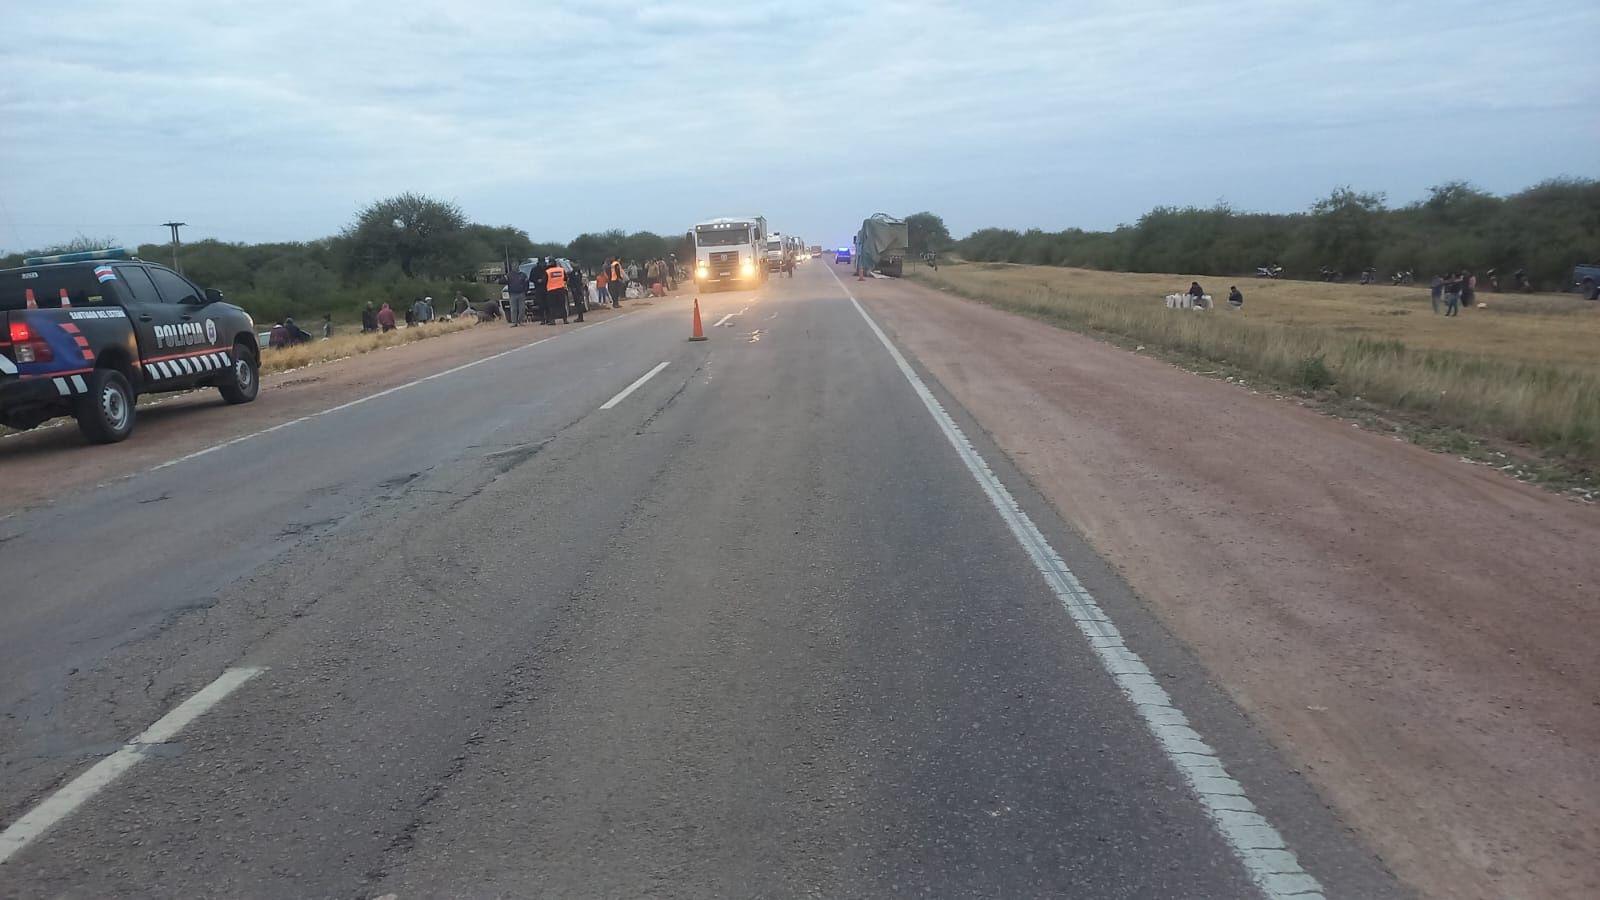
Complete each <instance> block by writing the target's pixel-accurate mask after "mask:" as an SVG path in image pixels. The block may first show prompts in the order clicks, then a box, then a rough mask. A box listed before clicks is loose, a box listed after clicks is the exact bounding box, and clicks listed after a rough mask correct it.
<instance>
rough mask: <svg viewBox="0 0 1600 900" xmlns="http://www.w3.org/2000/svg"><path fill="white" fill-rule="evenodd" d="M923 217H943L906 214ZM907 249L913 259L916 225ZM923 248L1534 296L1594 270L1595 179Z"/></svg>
mask: <svg viewBox="0 0 1600 900" xmlns="http://www.w3.org/2000/svg"><path fill="white" fill-rule="evenodd" d="M921 216H928V217H931V218H932V219H934V220H938V217H937V216H933V215H932V214H931V213H919V214H918V216H916V217H911V218H912V219H916V218H918V217H921ZM908 221H910V220H908ZM943 227H944V226H943V222H942V221H938V228H939V229H941V230H942V229H943ZM912 244H913V247H912V249H913V251H914V252H920V251H919V250H918V247H917V246H916V244H917V240H916V230H915V229H913V234H912ZM929 249H934V250H939V251H943V250H954V251H955V252H956V253H958V254H959V255H961V256H962V257H964V258H966V259H970V260H976V261H984V262H1014V263H1030V264H1034V265H1048V266H1074V267H1079V268H1088V269H1103V270H1108V271H1121V272H1181V273H1185V274H1190V273H1192V274H1202V275H1236V274H1242V273H1243V274H1247V273H1251V272H1254V271H1255V269H1256V267H1257V266H1271V265H1281V266H1283V267H1284V269H1285V274H1286V275H1288V276H1290V277H1297V278H1317V277H1320V275H1321V273H1322V272H1324V271H1325V270H1330V271H1337V272H1341V273H1343V274H1344V275H1345V276H1346V277H1347V278H1353V277H1355V276H1356V275H1357V274H1358V273H1360V272H1361V271H1363V270H1365V269H1367V268H1368V267H1371V268H1374V269H1376V270H1377V271H1378V273H1379V274H1380V276H1381V277H1383V278H1385V279H1387V277H1388V276H1389V275H1390V274H1392V273H1397V272H1404V271H1414V272H1415V273H1416V276H1417V278H1418V279H1419V280H1423V281H1426V280H1427V279H1428V278H1430V277H1431V276H1433V275H1435V274H1439V273H1445V272H1454V271H1461V270H1470V271H1473V272H1476V273H1482V272H1485V271H1487V270H1489V269H1496V270H1498V271H1499V272H1500V273H1502V275H1503V276H1509V275H1510V274H1511V273H1513V272H1515V271H1516V270H1518V269H1524V270H1526V271H1527V273H1528V275H1529V277H1530V278H1531V279H1532V281H1533V283H1534V284H1535V285H1536V286H1537V287H1538V288H1540V289H1542V290H1559V289H1564V288H1565V287H1566V286H1568V284H1569V282H1570V280H1571V278H1570V276H1571V273H1572V268H1573V266H1574V265H1577V264H1580V263H1589V262H1600V181H1596V180H1593V179H1580V178H1557V179H1552V180H1549V181H1544V182H1541V183H1539V184H1536V185H1534V186H1533V187H1530V188H1528V189H1526V190H1523V191H1519V192H1517V193H1514V194H1511V195H1509V196H1503V197H1502V196H1496V195H1494V194H1491V193H1488V192H1486V191H1483V190H1480V189H1478V188H1476V187H1474V186H1472V185H1470V184H1467V183H1465V182H1460V181H1452V182H1447V183H1445V184H1441V185H1437V186H1435V187H1433V188H1430V189H1429V191H1428V196H1427V197H1426V198H1425V199H1423V200H1420V201H1418V202H1416V203H1412V204H1409V205H1406V206H1401V207H1397V208H1390V207H1388V206H1387V205H1386V203H1385V198H1384V196H1383V195H1382V194H1374V193H1363V192H1359V191H1355V190H1352V189H1350V188H1348V187H1341V188H1338V189H1336V190H1334V191H1333V192H1332V193H1330V194H1329V195H1328V196H1327V197H1324V198H1322V199H1321V200H1318V201H1317V202H1316V203H1314V204H1313V205H1312V206H1311V208H1310V209H1308V210H1306V211H1305V212H1301V213H1287V214H1277V213H1251V212H1240V211H1238V210H1235V209H1233V208H1232V207H1230V206H1228V205H1227V204H1226V203H1219V204H1218V205H1216V206H1213V207H1210V208H1202V207H1194V206H1188V207H1172V206H1162V207H1157V208H1155V209H1153V210H1151V211H1150V212H1147V213H1145V214H1144V215H1143V216H1141V217H1139V220H1138V221H1137V222H1135V223H1134V224H1132V225H1122V226H1119V227H1117V228H1116V229H1114V230H1112V231H1086V230H1083V229H1078V228H1069V229H1067V230H1065V231H1054V232H1051V231H1041V230H1039V229H1030V230H1028V231H1017V230H1014V229H1009V228H983V229H979V230H978V231H975V232H973V233H972V234H970V235H968V236H966V237H965V238H962V239H960V240H958V241H949V242H948V243H946V244H943V245H939V246H933V247H931V248H929Z"/></svg>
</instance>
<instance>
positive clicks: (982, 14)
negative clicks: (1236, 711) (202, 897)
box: [0, 0, 1600, 247]
mask: <svg viewBox="0 0 1600 900" xmlns="http://www.w3.org/2000/svg"><path fill="white" fill-rule="evenodd" d="M1597 29H1600V8H1597V7H1594V6H1593V5H1591V4H1572V3H1570V2H1546V0H1535V2H1527V3H1522V4H1518V5H1517V8H1516V9H1515V10H1509V9H1506V8H1504V6H1503V4H1496V3H1490V2H1453V3H1445V2H1436V3H1400V4H1396V3H1376V2H1370V0H1359V2H1346V3H1320V2H1319V3H1312V2H1304V0H1301V2H1290V3H1277V2H1243V0H1222V2H1210V3H1177V2H1153V0H1132V2H1099V0H1096V2H1080V3H1070V4H1068V3H1058V2H1002V3H977V2H974V3H957V2H950V0H941V2H926V3H921V2H893V0H892V2H885V3H879V4H872V5H861V6H849V7H839V8H831V7H828V6H804V5H797V4H794V3H792V2H755V0H745V2H739V3H729V2H706V0H696V2H693V3H689V2H682V0H675V2H665V3H650V4H637V3H625V2H616V0H590V2H571V0H557V2H547V3H542V4H537V5H530V4H523V3H515V2H509V0H506V2H487V3H466V2H457V3H449V2H429V3H417V4H405V5H395V4H390V3H377V2H365V0H345V2H333V3H317V4H296V3H282V2H273V3H266V2H241V3H232V4H216V3H214V2H170V3H155V4H142V5H128V4H117V3H110V2H89V3H78V4H72V5H70V7H68V6H63V5H59V4H55V5H46V4H34V5H29V6H25V7H21V6H19V7H18V8H16V9H14V10H8V14H7V23H6V32H7V38H6V41H5V42H4V44H3V46H0V121H4V122H5V123H6V135H7V137H6V138H5V139H4V140H0V201H3V203H0V246H13V247H17V246H33V245H38V244H42V243H47V242H49V241H52V240H56V239H59V238H61V237H65V236H70V235H71V234H72V233H74V232H75V231H77V230H83V231H86V232H89V233H95V234H101V233H107V232H112V233H116V234H118V236H119V237H121V238H123V239H124V240H127V241H139V240H158V239H160V238H161V237H162V234H163V232H162V230H161V229H159V228H149V229H146V230H139V229H138V228H137V227H129V223H141V222H142V223H147V224H149V223H159V222H161V221H163V220H164V219H165V218H166V217H169V216H180V217H182V218H184V219H186V220H187V221H189V222H191V223H193V228H192V229H191V230H192V232H193V234H194V236H195V237H201V236H216V237H221V238H225V239H235V240H264V239H291V238H311V237H316V236H319V235H322V234H327V233H330V232H332V231H334V230H336V229H337V228H338V227H339V226H340V225H341V224H343V222H344V221H346V220H347V219H348V217H349V216H350V215H351V214H352V212H353V211H354V209H355V208H356V207H357V206H359V205H360V204H361V203H363V202H366V201H368V200H370V199H373V198H375V197H378V196H382V195H385V194H390V193H395V192H398V191H402V190H418V191H423V192H427V193H433V194H439V195H443V196H447V197H453V198H456V199H458V200H460V201H461V202H462V203H463V204H464V205H465V206H466V207H467V209H468V212H469V213H470V214H471V215H472V216H473V217H474V218H477V219H480V220H484V221H489V222H494V223H507V224H515V225H519V226H521V227H524V228H526V229H528V230H529V231H530V232H531V233H533V234H535V235H538V236H543V237H550V238H558V237H566V236H569V235H571V234H573V233H574V232H576V231H579V230H584V229H592V228H603V227H608V226H621V227H629V228H654V229H657V230H663V231H667V230H677V229H678V228H680V227H682V226H683V225H684V224H686V223H687V222H689V221H692V220H694V219H696V218H700V217H703V216H708V215H714V214H718V213H720V212H722V211H725V210H729V209H733V210H751V209H759V210H762V211H765V212H767V213H768V215H769V218H772V219H773V220H774V221H775V222H777V221H787V222H788V223H789V227H790V228H792V229H793V230H795V231H798V232H800V233H802V234H815V235H816V236H817V238H818V239H819V240H830V241H831V240H833V239H834V238H833V234H832V233H833V232H838V233H841V234H842V233H847V232H848V230H849V227H850V222H851V221H852V220H859V218H860V217H861V216H862V215H864V214H865V213H867V212H871V211H874V210H876V209H880V208H886V209H891V210H896V211H902V212H908V211H911V210H912V209H913V208H922V207H930V208H935V209H940V210H942V211H944V212H945V213H946V214H947V216H948V217H949V218H950V220H951V224H952V225H953V226H954V227H956V228H957V229H958V230H960V229H965V228H972V227H978V226H981V225H985V224H1007V225H1019V226H1027V225H1034V224H1037V225H1043V226H1047V227H1062V226H1065V225H1069V224H1077V225H1084V226H1091V227H1094V226H1106V225H1110V224H1114V223H1115V222H1116V221H1119V220H1127V219H1132V218H1134V217H1136V216H1137V215H1138V214H1139V213H1140V212H1142V211H1143V210H1144V209H1145V208H1147V207H1149V206H1150V205H1153V204H1155V203H1183V202H1201V203H1209V202H1211V201H1212V200H1214V199H1216V198H1217V197H1219V196H1227V197H1229V198H1230V199H1231V200H1233V201H1234V202H1235V203H1237V204H1239V205H1241V206H1254V207H1268V208H1277V209H1283V208H1296V207H1300V206H1303V205H1304V204H1305V203H1306V202H1308V201H1309V200H1310V199H1311V198H1312V197H1314V196H1316V195H1317V194H1320V193H1323V192H1325V191H1326V190H1327V189H1328V188H1329V187H1331V186H1332V185H1333V184H1335V183H1340V182H1343V181H1350V180H1357V181H1360V182H1361V186H1363V187H1367V188H1371V189H1378V190H1387V191H1389V193H1390V194H1391V196H1394V197H1397V198H1401V199H1403V198H1405V197H1407V196H1408V195H1414V194H1415V193H1416V192H1417V191H1419V190H1420V189H1421V187H1422V186H1423V185H1425V184H1427V183H1431V182H1433V181H1439V180H1444V179H1446V178H1454V177H1467V178H1471V179H1475V180H1477V181H1479V182H1481V183H1483V184H1484V185H1485V186H1487V187H1490V188H1492V189H1498V190H1505V189H1514V188H1516V187H1520V186H1522V185H1524V184H1526V183H1528V182H1531V181H1534V180H1537V179H1539V178H1542V177H1545V176H1548V175H1555V174H1561V173H1564V172H1565V173H1571V174H1585V175H1595V174H1597V168H1600V158H1597V157H1596V156H1595V155H1594V154H1593V153H1592V152H1589V151H1586V150H1585V149H1584V148H1585V147H1586V146H1592V142H1588V143H1585V142H1583V141H1582V140H1580V136H1579V134H1578V129H1580V128H1587V129H1589V131H1590V132H1591V134H1590V136H1591V137H1592V131H1593V128H1594V123H1595V115H1594V109H1595V108H1596V105H1597V101H1600V91H1597V89H1596V87H1595V85H1597V84H1600V62H1596V61H1594V55H1593V54H1582V53H1573V54H1570V55H1566V56H1564V57H1562V58H1561V60H1560V64H1559V65H1557V64H1553V63H1554V61H1553V59H1552V57H1551V50H1550V47H1551V46H1552V42H1553V41H1556V40H1557V39H1558V37H1559V36H1560V35H1576V34H1591V33H1595V32H1596V30H1597ZM1511 129H1515V130H1514V131H1511ZM1564 130H1570V131H1571V132H1573V140H1572V141H1571V142H1563V141H1560V140H1550V139H1545V138H1552V137H1554V136H1557V135H1560V134H1562V133H1563V131H1564ZM1515 134H1535V135H1539V136H1540V137H1541V140H1537V141H1528V142H1525V145H1524V147H1523V149H1522V150H1521V151H1519V152H1509V151H1508V146H1509V145H1508V141H1509V139H1510V137H1511V136H1514V135H1515Z"/></svg>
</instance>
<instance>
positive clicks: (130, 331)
mask: <svg viewBox="0 0 1600 900" xmlns="http://www.w3.org/2000/svg"><path fill="white" fill-rule="evenodd" d="M22 262H23V264H22V266H21V268H16V269H0V425H5V426H8V427H10V428H17V429H28V428H33V427H34V426H36V425H39V424H40V423H42V422H45V421H47V420H49V419H53V418H55V417H57V416H66V415H71V416H74V417H76V418H77V420H78V427H79V428H80V429H81V430H82V431H83V434H84V436H85V437H87V438H88V439H89V440H91V441H94V442H96V443H102V444H104V443H112V442H115V441H120V440H122V439H123V438H125V437H127V436H128V435H129V434H130V433H131V432H132V431H133V420H134V403H135V400H136V399H137V398H138V395H140V394H147V393H160V392H165V391H181V390H188V389H190V388H196V387H215V388H217V389H218V390H220V391H221V392H222V397H223V399H224V400H226V401H228V402H229V403H249V402H250V401H251V400H254V399H255V398H256V392H257V391H258V390H259V389H260V385H259V383H258V381H257V374H258V373H257V363H258V362H259V360H260V347H259V345H258V344H257V343H256V332H255V323H253V322H252V321H251V320H250V316H249V314H248V313H246V312H245V311H244V310H242V309H240V308H239V307H237V306H234V305H232V304H231V303H227V302H225V301H224V300H223V297H222V294H221V293H220V292H218V291H215V290H201V289H200V288H199V287H196V286H195V284H194V283H193V282H191V281H189V280H188V279H187V278H185V277H183V276H182V275H179V274H178V273H177V272H174V271H172V270H171V269H168V268H166V267H165V266H159V265H156V264H154V263H149V262H145V261H143V260H140V259H136V258H129V257H128V255H127V253H126V252H125V251H122V250H96V251H93V252H89V253H67V254H62V255H60V256H41V257H32V258H29V259H25V260H23V261H22Z"/></svg>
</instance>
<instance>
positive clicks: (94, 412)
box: [73, 369, 134, 444]
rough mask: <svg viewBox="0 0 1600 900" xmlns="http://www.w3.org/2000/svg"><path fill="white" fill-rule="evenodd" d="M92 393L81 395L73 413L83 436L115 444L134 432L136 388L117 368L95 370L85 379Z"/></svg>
mask: <svg viewBox="0 0 1600 900" xmlns="http://www.w3.org/2000/svg"><path fill="white" fill-rule="evenodd" d="M85 380H86V381H87V382H88V385H89V391H88V393H85V394H83V395H82V396H80V397H79V398H78V399H77V401H76V403H75V406H74V409H73V414H74V415H75V416H77V419H78V429H79V430H80V431H82V432H83V436H84V437H86V438H88V439H89V440H90V441H93V442H94V443H96V444H115V443H116V442H117V441H120V440H122V439H123V438H126V437H127V436H128V435H129V434H132V433H133V409H134V406H133V402H134V401H133V388H132V387H130V386H129V385H128V379H127V378H124V377H123V375H122V373H121V372H118V371H117V370H116V369H95V370H94V372H93V373H92V374H90V375H89V377H88V378H87V379H85Z"/></svg>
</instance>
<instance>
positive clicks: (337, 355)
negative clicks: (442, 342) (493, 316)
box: [261, 317, 475, 375]
mask: <svg viewBox="0 0 1600 900" xmlns="http://www.w3.org/2000/svg"><path fill="white" fill-rule="evenodd" d="M474 324H475V323H474V321H473V320H472V319H471V318H470V317H467V318H460V319H452V320H450V321H448V322H445V321H436V322H430V323H428V324H427V325H417V326H413V327H411V328H405V327H401V328H396V329H395V330H394V331H390V332H387V333H384V332H378V333H376V334H362V333H360V332H355V333H352V334H338V335H334V336H333V337H331V338H329V339H328V340H325V341H324V340H320V339H319V340H313V341H311V342H310V343H307V344H300V345H298V346H294V347H284V348H282V349H278V350H274V349H272V348H270V347H268V348H263V349H262V351H261V373H262V374H263V375H271V374H273V373H274V372H286V371H288V370H290V369H298V368H300V367H302V366H309V365H313V364H315V363H322V362H329V361H332V360H335V359H344V358H345V357H347V356H356V355H359V354H362V353H371V352H372V351H374V350H383V349H386V348H388V347H398V346H400V345H401V344H409V343H411V342H413V341H420V340H426V339H427V338H431V337H440V336H442V335H446V334H454V333H456V332H458V331H465V330H467V329H468V328H471V327H472V326H473V325H474Z"/></svg>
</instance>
